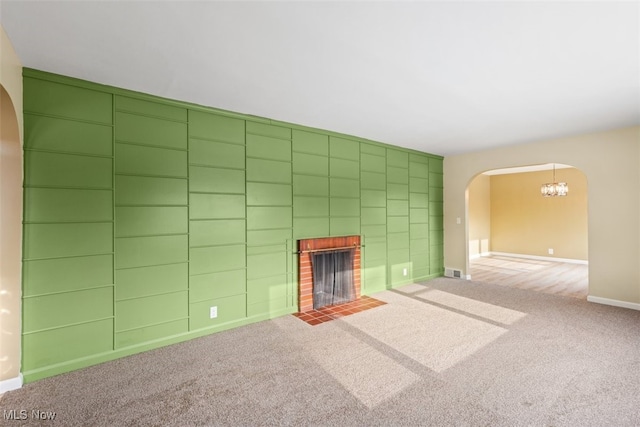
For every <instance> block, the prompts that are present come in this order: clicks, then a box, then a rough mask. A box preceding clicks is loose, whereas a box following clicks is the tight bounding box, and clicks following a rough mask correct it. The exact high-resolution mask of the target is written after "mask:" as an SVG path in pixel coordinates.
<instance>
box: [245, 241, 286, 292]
mask: <svg viewBox="0 0 640 427" xmlns="http://www.w3.org/2000/svg"><path fill="white" fill-rule="evenodd" d="M286 269H287V254H286V253H285V252H284V251H281V252H276V253H267V254H261V255H247V279H249V280H251V279H257V278H260V277H269V276H275V275H278V274H282V273H283V272H285V271H286ZM249 291H250V290H249Z"/></svg>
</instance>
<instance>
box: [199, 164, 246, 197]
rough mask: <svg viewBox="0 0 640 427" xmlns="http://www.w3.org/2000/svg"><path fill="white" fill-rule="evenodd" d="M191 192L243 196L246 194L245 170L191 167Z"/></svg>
mask: <svg viewBox="0 0 640 427" xmlns="http://www.w3.org/2000/svg"><path fill="white" fill-rule="evenodd" d="M189 191H193V192H202V193H235V194H243V193H244V192H245V177H244V170H236V169H218V168H212V167H203V166H190V167H189Z"/></svg>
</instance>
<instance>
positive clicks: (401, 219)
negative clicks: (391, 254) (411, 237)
mask: <svg viewBox="0 0 640 427" xmlns="http://www.w3.org/2000/svg"><path fill="white" fill-rule="evenodd" d="M387 231H388V232H389V233H403V232H407V231H409V217H406V216H390V217H387Z"/></svg>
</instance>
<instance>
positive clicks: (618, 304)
mask: <svg viewBox="0 0 640 427" xmlns="http://www.w3.org/2000/svg"><path fill="white" fill-rule="evenodd" d="M587 301H589V302H595V303H596V304H604V305H612V306H614V307H622V308H630V309H631V310H640V304H638V303H637V302H627V301H620V300H617V299H609V298H602V297H594V296H591V295H589V296H588V297H587Z"/></svg>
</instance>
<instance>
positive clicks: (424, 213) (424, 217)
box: [410, 209, 429, 223]
mask: <svg viewBox="0 0 640 427" xmlns="http://www.w3.org/2000/svg"><path fill="white" fill-rule="evenodd" d="M410 218H411V222H412V223H427V222H429V211H428V210H427V209H411V213H410Z"/></svg>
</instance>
